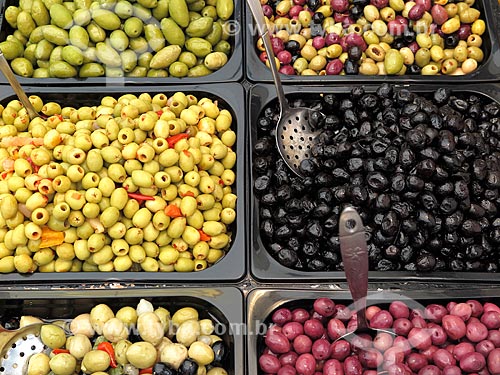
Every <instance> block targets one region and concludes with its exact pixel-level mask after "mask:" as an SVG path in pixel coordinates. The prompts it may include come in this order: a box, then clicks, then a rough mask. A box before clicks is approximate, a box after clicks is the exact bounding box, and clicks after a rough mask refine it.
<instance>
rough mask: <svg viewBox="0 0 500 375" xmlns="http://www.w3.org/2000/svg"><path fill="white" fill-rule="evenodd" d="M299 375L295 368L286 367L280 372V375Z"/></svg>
mask: <svg viewBox="0 0 500 375" xmlns="http://www.w3.org/2000/svg"><path fill="white" fill-rule="evenodd" d="M295 374H297V370H295V367H294V366H290V365H285V366H283V367H282V368H280V369H279V370H278V375H295Z"/></svg>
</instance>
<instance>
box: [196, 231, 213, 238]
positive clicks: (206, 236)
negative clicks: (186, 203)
mask: <svg viewBox="0 0 500 375" xmlns="http://www.w3.org/2000/svg"><path fill="white" fill-rule="evenodd" d="M198 232H200V241H210V239H211V238H212V237H210V236H209V235H208V234H206V233H205V232H203V231H202V230H201V229H198Z"/></svg>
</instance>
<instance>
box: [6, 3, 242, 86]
mask: <svg viewBox="0 0 500 375" xmlns="http://www.w3.org/2000/svg"><path fill="white" fill-rule="evenodd" d="M0 9H1V12H2V14H3V15H4V17H2V19H1V24H0V50H1V51H2V52H3V54H4V56H5V57H6V58H7V60H8V61H9V62H10V65H11V67H12V69H13V70H14V72H15V74H16V75H17V76H18V79H19V80H20V81H21V83H22V84H25V85H30V84H32V85H35V84H36V83H35V82H39V81H38V80H39V79H43V82H44V84H45V85H72V86H74V85H76V84H89V85H110V84H141V85H144V84H158V83H159V82H162V83H170V84H177V83H180V82H183V83H210V82H234V81H238V80H239V79H241V78H242V76H243V69H242V68H241V67H242V61H243V59H242V54H243V52H242V49H243V47H242V41H243V37H242V33H241V31H242V30H241V27H240V25H241V22H242V3H241V2H240V1H234V0H210V1H206V2H205V1H186V0H174V2H173V3H171V4H169V2H168V1H167V0H141V1H140V2H128V1H127V0H120V1H116V0H110V1H107V0H102V1H90V0H84V1H80V0H76V1H66V2H62V1H59V0H56V1H52V0H48V1H41V0H35V1H31V0H28V1H24V0H21V1H17V0H6V1H2V3H1V5H0ZM0 82H2V83H5V84H6V83H7V81H6V80H5V78H4V77H3V76H2V77H1V81H0Z"/></svg>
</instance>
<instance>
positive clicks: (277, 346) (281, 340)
mask: <svg viewBox="0 0 500 375" xmlns="http://www.w3.org/2000/svg"><path fill="white" fill-rule="evenodd" d="M265 342H266V345H267V347H268V348H269V349H271V351H272V352H273V353H277V354H283V353H287V352H289V351H290V341H288V339H287V338H286V336H285V335H284V334H283V333H281V332H275V333H272V334H269V332H268V333H267V334H266V339H265Z"/></svg>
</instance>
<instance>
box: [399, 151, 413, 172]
mask: <svg viewBox="0 0 500 375" xmlns="http://www.w3.org/2000/svg"><path fill="white" fill-rule="evenodd" d="M414 162H415V154H414V152H413V151H412V150H411V149H409V148H403V149H402V150H401V152H400V153H399V163H400V164H401V166H402V167H403V168H410V167H412V166H413V163H414Z"/></svg>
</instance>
